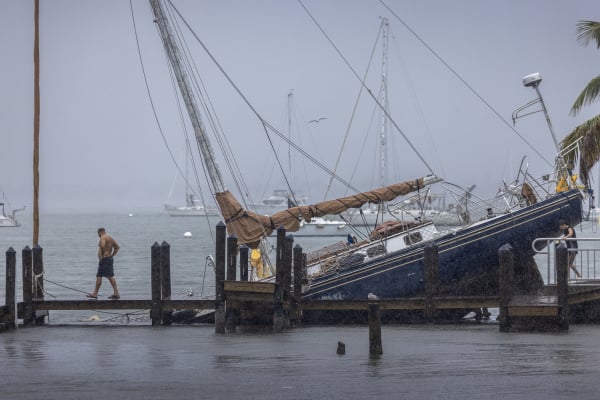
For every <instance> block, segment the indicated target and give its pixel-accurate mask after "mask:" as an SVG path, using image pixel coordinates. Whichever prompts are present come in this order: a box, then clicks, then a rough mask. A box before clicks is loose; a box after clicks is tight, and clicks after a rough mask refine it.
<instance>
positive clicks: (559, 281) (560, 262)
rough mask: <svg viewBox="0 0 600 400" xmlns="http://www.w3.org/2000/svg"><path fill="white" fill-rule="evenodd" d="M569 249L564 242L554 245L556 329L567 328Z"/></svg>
mask: <svg viewBox="0 0 600 400" xmlns="http://www.w3.org/2000/svg"><path fill="white" fill-rule="evenodd" d="M568 252H569V250H568V249H567V246H566V245H565V243H564V242H561V243H560V244H559V245H558V246H557V247H556V255H555V263H554V265H556V297H557V303H558V329H559V330H563V331H566V330H569V286H568V281H569V253H568Z"/></svg>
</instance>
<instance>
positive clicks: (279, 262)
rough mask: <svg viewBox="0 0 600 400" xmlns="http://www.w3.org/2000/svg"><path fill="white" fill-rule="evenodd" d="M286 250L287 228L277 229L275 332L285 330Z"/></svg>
mask: <svg viewBox="0 0 600 400" xmlns="http://www.w3.org/2000/svg"><path fill="white" fill-rule="evenodd" d="M284 249H285V228H284V227H283V226H280V227H279V228H278V229H277V248H276V252H275V254H276V256H275V295H274V299H273V331H274V332H281V331H283V328H284V315H283V292H284V288H283V277H284V266H283V263H284V260H283V258H284V257H283V254H284Z"/></svg>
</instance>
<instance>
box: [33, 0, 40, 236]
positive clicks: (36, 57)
mask: <svg viewBox="0 0 600 400" xmlns="http://www.w3.org/2000/svg"><path fill="white" fill-rule="evenodd" d="M34 18H35V38H34V42H33V64H34V68H33V71H34V72H33V74H34V77H33V80H34V82H33V245H34V246H36V245H37V244H38V238H39V230H40V229H39V228H40V215H39V204H38V195H39V188H40V169H39V163H40V46H39V42H40V29H39V23H40V0H35V17H34Z"/></svg>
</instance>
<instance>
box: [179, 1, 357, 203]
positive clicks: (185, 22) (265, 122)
mask: <svg viewBox="0 0 600 400" xmlns="http://www.w3.org/2000/svg"><path fill="white" fill-rule="evenodd" d="M167 1H168V2H169V4H170V5H171V7H173V10H174V11H175V12H176V13H177V15H178V16H179V18H180V19H181V20H182V21H183V23H184V24H185V25H186V27H187V28H188V30H189V31H190V32H191V34H192V35H193V36H194V37H195V38H196V40H197V41H198V43H199V44H200V46H202V48H203V49H204V51H205V52H206V54H207V55H208V56H209V57H210V59H211V60H212V61H213V62H214V63H215V65H216V66H217V68H218V69H219V70H220V71H221V73H222V74H223V76H224V77H225V79H227V81H228V82H229V83H230V84H231V86H232V87H233V88H234V90H235V91H236V92H237V93H238V95H239V96H240V97H241V98H242V100H243V101H244V102H245V103H246V105H247V106H248V107H249V108H250V110H251V111H252V112H253V113H254V115H255V116H256V117H257V118H258V119H259V121H261V123H262V125H263V128H264V130H265V133H266V134H267V138H268V140H269V142H270V143H271V148H273V149H274V146H273V143H272V141H271V138H270V136H269V134H268V132H267V126H268V127H269V129H271V130H272V131H273V132H275V133H276V134H277V135H278V136H280V137H281V138H282V139H283V140H285V141H286V142H288V143H289V144H290V145H291V146H293V147H294V148H295V149H296V150H299V151H301V152H302V154H303V155H305V156H307V158H309V159H310V160H311V161H312V162H313V163H315V165H317V166H318V167H320V168H321V169H323V171H325V172H327V173H329V174H331V173H332V172H331V170H329V169H328V168H327V167H325V166H324V165H323V164H322V163H320V162H318V161H317V160H316V159H315V158H314V157H311V156H308V154H307V153H306V152H305V151H302V150H301V149H299V147H298V146H297V145H296V144H295V143H293V142H290V141H289V140H288V139H287V138H286V137H285V135H282V134H281V133H280V132H278V131H277V130H276V129H275V128H274V127H273V126H272V125H270V124H269V123H268V122H267V121H266V120H265V119H264V118H262V117H261V115H260V114H259V113H258V111H257V110H256V109H255V108H254V107H253V106H252V104H251V103H250V101H249V100H248V98H247V97H246V96H244V94H243V93H242V91H241V90H240V89H239V88H238V87H237V85H236V84H235V83H234V82H233V81H232V80H231V78H230V77H229V75H228V74H227V73H226V72H225V70H224V69H223V67H222V66H221V64H219V62H218V61H217V60H216V59H215V57H214V56H213V54H212V53H211V52H210V51H209V50H208V48H207V47H206V46H205V45H204V42H202V40H200V38H199V37H198V35H197V34H196V32H195V31H194V30H193V29H192V27H191V26H190V25H189V24H188V22H187V20H186V19H185V18H183V16H182V15H181V13H180V12H179V10H178V9H177V8H176V7H175V6H174V5H173V3H172V2H171V0H167ZM275 157H276V159H277V162H278V164H279V167H280V169H282V168H283V167H282V163H281V161H280V160H279V158H278V157H277V155H276V154H275ZM282 171H283V169H282ZM335 176H336V179H337V180H338V181H339V182H340V183H342V184H344V185H347V186H348V187H349V188H351V189H352V190H354V191H356V192H357V193H360V190H358V189H356V188H354V187H353V186H352V185H350V184H349V183H347V182H346V181H344V180H343V179H342V178H341V177H338V176H337V175H335ZM284 179H285V180H286V184H287V185H288V187H289V182H288V180H287V177H285V175H284Z"/></svg>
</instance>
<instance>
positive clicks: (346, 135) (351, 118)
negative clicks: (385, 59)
mask: <svg viewBox="0 0 600 400" xmlns="http://www.w3.org/2000/svg"><path fill="white" fill-rule="evenodd" d="M382 30H383V23H382V24H381V25H379V31H378V32H377V37H376V38H375V43H374V44H373V49H372V50H371V55H370V57H369V62H368V63H367V68H366V70H365V73H364V75H363V78H362V80H363V81H364V80H366V79H367V75H368V73H369V70H370V69H371V63H372V62H373V57H374V56H375V49H376V48H377V44H378V43H379V37H380V35H381V31H382ZM363 89H364V86H363V85H360V87H359V89H358V96H356V101H355V102H354V107H353V108H352V114H351V115H350V120H349V121H348V126H347V127H346V133H345V134H344V140H343V141H342V146H341V148H340V152H339V153H338V157H337V160H336V161H335V165H334V167H333V172H334V173H336V172H337V169H338V166H339V164H340V161H341V159H342V153H343V151H344V148H345V147H346V142H347V140H348V136H349V134H350V128H351V127H352V123H353V122H354V117H355V116H356V110H357V109H358V103H359V102H360V98H361V96H362V92H363ZM363 148H364V147H363ZM357 165H358V164H357V163H355V164H354V168H355V171H356V166H357ZM353 176H354V175H352V176H351V178H350V181H352V177H353ZM332 183H333V177H330V178H329V184H328V185H327V190H326V191H325V200H326V199H327V195H328V194H329V190H330V189H331V185H332Z"/></svg>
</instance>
